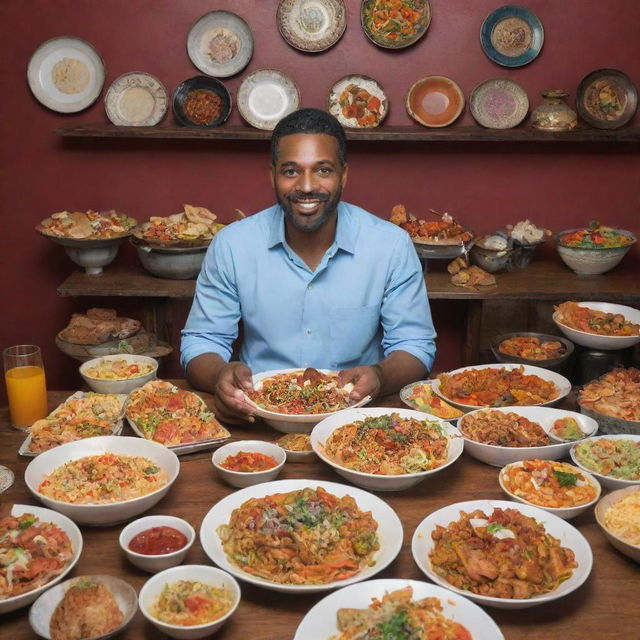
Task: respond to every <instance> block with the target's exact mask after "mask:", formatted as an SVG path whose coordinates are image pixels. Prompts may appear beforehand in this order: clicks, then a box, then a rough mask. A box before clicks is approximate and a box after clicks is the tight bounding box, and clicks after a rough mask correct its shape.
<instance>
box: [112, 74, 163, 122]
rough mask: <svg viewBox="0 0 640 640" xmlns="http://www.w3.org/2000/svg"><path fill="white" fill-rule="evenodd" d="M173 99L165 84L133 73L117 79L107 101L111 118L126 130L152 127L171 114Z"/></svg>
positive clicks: (148, 75) (150, 76) (144, 75)
mask: <svg viewBox="0 0 640 640" xmlns="http://www.w3.org/2000/svg"><path fill="white" fill-rule="evenodd" d="M168 102H169V97H168V95H167V90H166V89H165V88H164V86H163V85H162V83H161V82H160V81H159V80H158V79H157V78H154V77H153V76H152V75H150V74H148V73H143V72H141V71H132V72H131V73H125V74H123V75H121V76H120V77H119V78H116V79H115V80H114V81H113V82H112V83H111V86H110V87H109V89H108V90H107V95H106V96H105V99H104V106H105V109H106V112H107V118H109V120H111V122H113V124H116V125H119V126H125V127H151V126H153V125H154V124H158V122H160V121H161V120H162V118H164V115H165V113H167V106H168Z"/></svg>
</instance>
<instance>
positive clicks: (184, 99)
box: [173, 76, 231, 129]
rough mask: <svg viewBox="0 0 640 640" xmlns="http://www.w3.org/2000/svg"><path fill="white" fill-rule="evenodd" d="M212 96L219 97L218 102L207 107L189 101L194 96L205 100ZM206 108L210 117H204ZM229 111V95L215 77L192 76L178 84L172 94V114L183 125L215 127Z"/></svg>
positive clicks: (225, 117)
mask: <svg viewBox="0 0 640 640" xmlns="http://www.w3.org/2000/svg"><path fill="white" fill-rule="evenodd" d="M212 96H217V97H218V98H219V101H220V102H219V104H217V105H216V104H213V105H212V106H211V107H207V106H206V104H200V105H197V104H192V103H191V102H190V101H192V100H195V99H196V98H202V99H203V100H202V101H203V102H205V101H206V100H207V99H210V98H212ZM216 102H218V101H216ZM207 109H210V111H211V118H207V117H206V114H207ZM230 113H231V95H230V94H229V92H228V91H227V88H226V87H225V86H224V84H222V82H220V80H216V79H215V78H209V77H207V76H194V77H193V78H189V79H188V80H185V81H184V82H182V83H181V84H179V85H178V87H177V88H176V90H175V92H174V94H173V114H174V115H175V117H176V120H177V121H178V122H179V123H180V124H183V125H184V126H185V127H200V128H204V129H208V128H210V127H217V126H219V125H221V124H222V123H223V122H225V121H226V120H227V118H228V117H229V114H230ZM196 114H198V115H196Z"/></svg>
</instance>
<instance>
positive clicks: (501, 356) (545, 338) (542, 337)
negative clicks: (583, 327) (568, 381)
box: [491, 331, 574, 369]
mask: <svg viewBox="0 0 640 640" xmlns="http://www.w3.org/2000/svg"><path fill="white" fill-rule="evenodd" d="M512 338H537V339H538V341H539V342H541V343H542V342H560V343H561V344H562V345H564V352H563V353H562V354H561V355H559V356H558V357H556V358H546V359H545V360H537V359H534V358H524V357H521V356H512V355H509V354H507V353H503V352H502V351H500V345H501V344H502V343H503V342H504V341H505V340H510V339H512ZM573 349H574V347H573V342H571V341H570V340H567V339H566V338H562V337H560V336H553V335H551V334H548V333H537V332H535V331H516V332H514V333H504V334H502V335H500V336H498V337H497V338H495V339H494V340H492V341H491V351H493V355H494V356H495V358H496V360H497V361H498V362H510V363H514V364H526V365H530V366H532V367H542V368H543V369H557V368H558V367H560V366H561V365H563V364H564V363H565V362H566V361H567V360H568V359H569V358H570V356H571V354H572V353H573Z"/></svg>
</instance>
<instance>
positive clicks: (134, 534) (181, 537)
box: [118, 515, 196, 573]
mask: <svg viewBox="0 0 640 640" xmlns="http://www.w3.org/2000/svg"><path fill="white" fill-rule="evenodd" d="M195 539H196V532H195V530H194V528H193V527H192V526H191V525H190V524H189V523H188V522H187V521H186V520H183V519H182V518H177V517H175V516H167V515H155V516H143V517H142V518H138V519H137V520H134V521H133V522H130V523H129V524H128V525H127V526H126V527H124V528H123V529H122V531H121V532H120V537H119V538H118V543H119V544H120V548H121V549H122V552H123V553H124V555H125V556H126V557H127V560H129V562H130V563H131V564H133V565H134V566H136V567H138V569H142V570H143V571H149V572H150V573H157V572H158V571H164V570H165V569H168V568H169V567H175V566H176V565H179V564H182V562H183V560H184V559H185V557H186V555H187V552H188V551H189V549H190V548H191V547H192V546H193V543H194V542H195Z"/></svg>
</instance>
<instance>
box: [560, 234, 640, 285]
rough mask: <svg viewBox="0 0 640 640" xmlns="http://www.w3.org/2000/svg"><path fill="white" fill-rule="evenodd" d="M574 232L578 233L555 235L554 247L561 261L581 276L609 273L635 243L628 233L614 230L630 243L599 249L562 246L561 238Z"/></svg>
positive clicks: (634, 239)
mask: <svg viewBox="0 0 640 640" xmlns="http://www.w3.org/2000/svg"><path fill="white" fill-rule="evenodd" d="M574 231H578V229H566V230H565V231H560V232H559V233H558V234H557V235H556V239H557V242H558V244H557V245H556V246H557V249H558V254H559V255H560V258H562V261H563V262H564V263H565V264H566V265H567V266H568V267H569V268H570V269H572V270H573V271H575V272H576V273H577V274H578V275H582V276H594V275H598V274H600V273H605V272H607V271H610V270H611V269H613V268H614V267H615V266H616V265H617V264H618V263H619V262H620V261H621V260H622V258H624V256H625V254H626V253H627V251H629V249H631V247H632V246H633V245H634V244H635V242H636V237H635V236H634V235H633V234H632V233H630V232H629V231H624V230H623V229H616V231H617V232H618V233H621V234H623V235H626V236H628V237H629V238H630V239H631V240H632V242H631V243H630V244H627V245H625V246H624V247H609V248H606V247H603V248H601V249H598V248H596V247H593V248H584V247H582V248H581V247H567V246H565V245H563V244H562V237H563V236H565V235H567V234H569V233H572V232H574Z"/></svg>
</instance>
